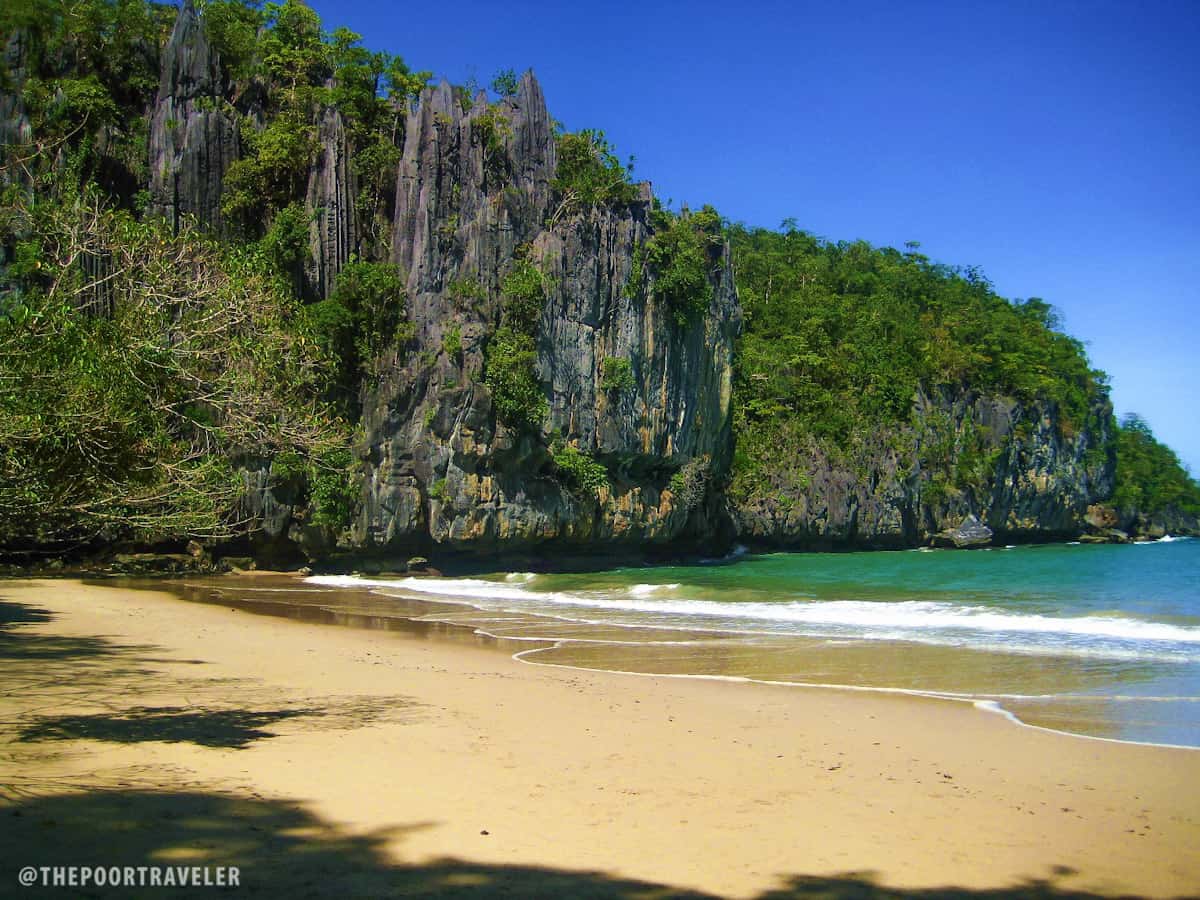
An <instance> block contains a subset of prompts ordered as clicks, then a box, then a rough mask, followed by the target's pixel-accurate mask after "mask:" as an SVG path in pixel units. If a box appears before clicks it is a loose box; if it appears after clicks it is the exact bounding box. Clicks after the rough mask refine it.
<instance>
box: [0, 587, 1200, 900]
mask: <svg viewBox="0 0 1200 900" xmlns="http://www.w3.org/2000/svg"><path fill="white" fill-rule="evenodd" d="M486 644H487V642H486V641H484V640H482V639H480V638H476V637H474V636H472V635H471V634H470V633H469V632H466V631H458V632H454V631H453V630H446V631H445V632H444V633H443V632H438V631H437V630H427V631H425V632H420V631H415V630H414V631H411V632H405V631H383V630H368V629H359V628H351V627H345V628H343V627H331V626H328V625H320V624H314V623H310V622H303V621H292V620H289V619H286V618H280V617H271V616H259V615H254V614H252V613H249V612H246V611H244V610H237V609H230V608H229V607H228V606H220V605H212V604H202V603H194V602H188V601H186V600H183V599H180V598H178V597H177V596H174V595H173V594H171V593H169V592H167V591H166V590H161V591H148V590H131V589H128V588H121V587H109V586H96V585H92V584H81V583H79V582H74V581H4V582H0V672H2V673H3V677H2V679H0V707H2V708H0V723H2V724H0V730H2V732H3V749H2V750H0V804H2V805H0V823H2V825H0V834H2V835H3V841H2V842H0V843H2V845H3V865H0V893H4V892H5V891H19V890H20V889H19V888H17V887H15V886H14V885H15V883H16V882H15V874H16V871H17V870H18V869H19V868H20V867H22V866H25V865H35V866H36V865H55V864H58V865H61V864H72V865H82V864H106V865H108V864H112V865H138V864H146V863H147V862H149V863H166V862H176V861H188V862H195V863H212V864H216V865H238V866H240V867H241V871H242V877H241V887H240V888H238V889H236V891H238V892H240V891H245V892H247V893H250V894H254V895H257V896H275V895H281V896H324V895H332V896H455V897H459V896H462V897H466V896H471V897H474V896H495V895H502V896H512V897H528V896H546V897H550V896H554V897H574V896H595V897H667V896H687V895H689V892H697V893H702V894H707V895H717V896H727V897H772V898H776V897H779V898H782V897H793V896H795V897H875V896H888V897H893V896H899V897H908V896H913V897H928V896H960V895H961V896H975V895H982V896H988V897H995V896H1014V897H1016V896H1028V895H1030V894H1037V895H1038V896H1089V895H1099V896H1117V895H1135V896H1155V897H1167V896H1185V895H1196V894H1200V850H1198V848H1200V752H1197V751H1191V750H1178V749H1170V748H1162V747H1150V746H1138V745H1130V744H1120V743H1115V742H1106V741H1098V740H1089V739H1084V738H1078V737H1072V736H1066V735H1059V734H1054V733H1049V732H1044V731H1038V730H1034V729H1030V728H1024V727H1021V726H1019V725H1015V724H1013V723H1012V722H1010V721H1008V720H1006V719H1005V718H1003V717H1002V716H999V715H996V714H992V713H988V712H985V711H981V710H978V709H975V708H974V707H972V706H970V705H969V704H963V703H954V702H948V701H935V700H929V699H922V698H914V697H903V696H888V695H881V694H873V693H863V692H850V691H836V690H819V689H803V688H795V687H772V686H768V685H759V684H739V683H730V682H720V681H700V680H693V679H680V678H668V677H649V676H629V675H618V674H610V673H604V672H591V671H582V670H573V669H564V668H551V667H547V666H538V665H531V664H527V663H522V662H519V661H515V660H513V659H512V658H511V656H510V654H511V652H512V651H511V648H509V649H504V648H499V647H495V646H491V647H489V646H486ZM211 890H212V889H207V890H198V891H197V894H198V895H203V894H208V895H211ZM939 892H940V893H939ZM24 893H25V894H28V895H33V894H39V893H40V894H43V895H49V892H48V891H46V890H40V891H35V890H31V891H27V892H24ZM135 893H136V892H135ZM20 895H22V894H18V896H20ZM96 895H98V896H105V895H104V894H103V892H101V891H97V892H96ZM128 895H129V892H128V891H123V892H122V896H128ZM146 895H147V896H162V892H161V891H158V892H155V891H152V890H147V891H146Z"/></svg>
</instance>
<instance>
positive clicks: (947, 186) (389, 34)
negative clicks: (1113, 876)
mask: <svg viewBox="0 0 1200 900" xmlns="http://www.w3.org/2000/svg"><path fill="white" fill-rule="evenodd" d="M311 5H312V6H313V8H314V9H315V10H317V12H318V13H319V14H320V15H321V17H322V20H323V22H324V23H325V25H326V27H327V28H331V29H332V28H334V27H337V26H339V25H345V26H347V27H349V28H351V29H353V30H354V31H357V32H360V33H362V34H363V36H364V44H365V45H367V46H368V47H371V48H373V49H386V50H389V51H391V52H394V53H398V54H400V55H401V56H403V57H404V59H405V61H406V62H407V63H408V64H409V65H410V66H411V67H412V68H413V69H415V70H424V69H427V70H431V71H432V72H433V73H434V77H435V79H440V78H443V77H445V78H447V79H449V80H450V81H452V82H455V83H464V82H467V81H469V80H471V79H474V80H475V81H476V82H477V83H478V84H479V85H481V86H484V87H486V86H487V85H488V84H489V83H490V82H491V80H492V78H493V76H494V75H495V73H496V72H498V71H499V70H501V69H507V68H511V69H514V70H515V71H517V72H518V73H519V72H522V71H524V70H525V69H527V68H532V69H533V70H534V71H535V73H536V74H537V77H538V80H539V82H540V83H541V84H542V87H543V90H544V91H545V93H546V97H547V103H548V105H549V107H550V112H551V114H552V115H553V116H555V117H556V118H557V119H559V120H561V121H562V122H563V123H564V125H565V126H566V127H567V128H569V129H571V130H576V129H579V128H600V129H603V130H604V131H605V132H606V133H607V135H608V137H609V139H610V141H611V142H612V143H613V144H614V145H615V147H616V150H617V153H618V155H619V156H620V157H621V158H622V159H625V158H627V157H628V156H629V155H630V154H633V155H634V156H635V157H636V167H635V172H634V176H635V178H637V179H639V180H648V181H651V182H652V183H653V184H654V187H655V191H656V193H657V194H659V195H660V196H661V197H662V198H663V199H664V200H667V199H671V200H674V202H675V203H677V204H678V203H681V202H683V203H687V204H689V205H691V206H693V207H698V206H700V205H702V204H704V203H710V204H712V205H713V206H715V207H716V209H717V210H718V211H719V212H720V213H721V214H722V215H723V216H725V217H726V218H728V219H729V220H731V221H734V222H744V223H745V224H747V225H750V226H760V227H765V228H777V227H778V226H779V224H780V223H781V222H782V221H784V220H785V219H788V218H795V219H796V222H797V225H798V227H800V228H802V229H803V230H805V231H808V232H810V233H813V234H815V235H817V236H819V237H822V238H825V239H828V240H833V241H839V240H859V239H862V240H866V241H868V242H870V243H872V244H874V245H877V246H893V247H897V248H903V247H904V244H905V243H906V242H909V241H917V242H919V243H920V245H921V251H920V252H921V253H923V254H925V255H926V256H928V257H929V258H930V259H932V260H934V261H937V262H941V263H945V264H947V265H962V266H966V265H974V266H978V267H979V268H980V269H982V271H983V272H984V273H985V274H986V275H987V277H988V278H989V279H990V280H991V281H992V283H993V285H994V286H995V289H996V291H997V292H998V293H999V294H1001V295H1002V296H1005V297H1008V298H1010V299H1023V298H1028V297H1034V296H1036V297H1041V298H1043V299H1045V300H1046V301H1047V302H1049V303H1051V304H1052V305H1053V306H1054V307H1055V309H1056V310H1058V312H1059V314H1060V316H1061V319H1062V328H1063V330H1064V331H1066V332H1067V333H1069V334H1071V335H1073V336H1074V337H1076V338H1078V339H1079V340H1081V341H1083V342H1084V344H1085V346H1086V347H1087V350H1088V355H1089V358H1090V359H1091V362H1092V365H1093V366H1095V367H1096V368H1099V369H1102V370H1104V371H1105V372H1107V373H1108V374H1109V375H1110V378H1111V382H1112V398H1113V403H1114V407H1115V410H1116V413H1117V415H1118V417H1121V416H1123V415H1125V414H1127V413H1131V412H1133V413H1137V414H1138V415H1140V416H1142V417H1143V418H1144V419H1145V420H1146V421H1147V422H1148V423H1149V424H1150V426H1151V427H1152V428H1153V430H1154V433H1155V435H1156V436H1157V437H1158V438H1159V440H1161V441H1163V442H1164V443H1166V444H1168V445H1169V446H1170V447H1171V448H1172V449H1173V450H1175V452H1176V453H1177V454H1178V455H1179V457H1180V459H1181V460H1182V461H1183V462H1184V464H1185V465H1187V466H1188V468H1189V470H1190V471H1191V473H1192V475H1193V477H1195V476H1196V475H1197V473H1200V416H1197V415H1195V410H1197V409H1200V362H1198V360H1197V356H1198V354H1197V353H1196V352H1195V348H1196V347H1197V346H1200V322H1198V321H1197V317H1196V315H1195V311H1196V310H1200V287H1198V285H1200V253H1197V252H1196V248H1197V247H1200V217H1198V216H1197V215H1196V212H1197V210H1200V172H1198V171H1197V169H1198V168H1200V167H1197V166H1196V165H1195V159H1194V156H1195V148H1196V147H1197V146H1200V96H1198V95H1197V94H1196V93H1195V92H1194V91H1193V90H1191V87H1190V86H1194V85H1195V84H1197V83H1200V59H1198V58H1197V56H1196V54H1195V53H1194V48H1195V47H1196V46H1200V4H1191V3H1187V2H1158V3H1154V4H1147V5H1144V6H1139V7H1136V8H1135V7H1133V6H1131V5H1122V4H1119V3H1111V2H1101V3H1086V4H1085V3H1081V2H1062V3H1058V4H1054V6H1053V7H1051V8H1044V7H1043V6H1041V5H1038V4H1035V3H1032V2H1016V3H1011V4H1004V5H1003V6H983V5H979V6H976V7H972V8H970V10H969V11H968V12H966V13H964V12H963V7H962V6H961V5H957V4H948V3H931V4H926V5H923V6H906V7H902V8H895V7H892V6H890V5H888V4H885V3H882V2H867V3H864V4H863V5H861V6H860V7H857V8H856V10H855V15H854V17H853V19H852V20H851V19H850V17H848V16H846V15H845V14H844V13H843V12H841V11H840V10H838V9H836V8H830V7H827V6H821V5H817V4H804V3H801V4H796V5H791V4H788V5H783V4H774V3H757V4H754V5H752V7H751V8H749V9H748V10H743V11H741V12H739V14H738V15H736V16H734V15H732V14H731V13H730V11H729V9H728V7H726V6H724V5H719V4H715V3H708V2H699V3H689V4H680V3H664V4H654V5H645V6H639V7H636V8H632V7H631V8H629V9H625V8H622V7H621V6H620V5H617V6H613V7H606V8H604V9H591V8H583V7H574V8H563V9H559V8H553V9H550V10H547V9H545V8H541V7H539V6H538V5H537V4H533V3H527V2H516V3H513V4H510V5H508V6H506V7H505V11H506V14H505V15H503V16H496V15H495V9H496V8H495V7H494V6H493V5H486V6H485V5H484V4H477V3H471V2H468V3H466V4H465V5H460V6H459V7H456V16H455V24H454V28H453V29H452V31H450V32H448V31H447V25H446V18H445V11H444V10H443V9H441V8H428V7H414V8H411V9H408V10H406V11H405V14H404V16H403V17H399V16H393V15H387V14H384V13H382V12H381V11H380V8H379V7H378V5H376V4H373V3H367V2H363V0H345V2H341V3H337V4H334V3H330V2H327V0H316V2H313V3H312V4H311Z"/></svg>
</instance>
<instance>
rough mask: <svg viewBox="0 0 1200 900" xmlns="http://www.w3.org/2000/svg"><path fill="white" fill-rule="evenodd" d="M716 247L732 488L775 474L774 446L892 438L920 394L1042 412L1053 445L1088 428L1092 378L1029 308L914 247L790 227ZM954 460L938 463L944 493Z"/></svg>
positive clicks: (1095, 381) (1049, 319)
mask: <svg viewBox="0 0 1200 900" xmlns="http://www.w3.org/2000/svg"><path fill="white" fill-rule="evenodd" d="M729 236H730V241H731V246H732V251H733V258H734V268H735V272H736V273H737V285H738V295H739V298H740V299H741V302H742V305H743V310H744V315H745V326H744V333H743V336H742V338H741V340H740V344H739V347H738V354H737V363H736V366H737V367H736V373H735V374H736V381H735V403H734V411H735V427H736V429H737V433H738V448H739V449H738V458H737V465H736V468H737V470H738V471H737V472H736V473H735V486H736V485H737V484H743V485H745V486H748V485H751V484H753V483H754V482H755V481H756V479H755V478H754V477H743V478H741V479H740V480H739V478H738V475H743V476H752V475H753V473H754V472H755V471H756V470H757V469H758V468H759V467H760V466H763V467H765V468H768V469H770V468H772V467H774V466H776V465H777V463H776V462H775V460H776V458H777V457H776V454H777V451H776V448H777V447H778V446H779V445H780V444H781V442H783V443H789V444H791V445H793V446H794V445H795V444H797V443H802V442H805V441H808V440H815V441H817V442H820V443H821V444H822V445H824V446H827V447H832V448H846V447H848V446H849V445H852V444H854V443H855V442H856V441H860V440H862V439H864V438H866V437H870V436H876V437H878V436H879V435H880V434H881V430H882V431H887V430H889V429H890V432H891V433H895V432H896V431H897V429H899V428H900V427H901V426H903V425H904V423H906V422H908V421H909V420H910V418H911V415H912V411H913V401H914V398H915V396H916V394H917V391H918V388H921V387H924V388H925V389H926V390H927V391H933V390H936V389H937V388H940V387H947V388H951V389H962V388H966V387H968V386H969V387H970V388H971V389H973V390H977V391H991V392H995V393H999V394H1005V395H1009V396H1012V397H1015V398H1017V399H1018V400H1021V401H1025V402H1034V401H1036V402H1039V403H1045V404H1049V405H1051V406H1052V407H1053V408H1054V409H1055V410H1056V411H1057V416H1056V420H1057V423H1058V425H1059V427H1060V428H1062V430H1063V431H1064V432H1066V433H1067V434H1070V433H1073V432H1074V431H1076V430H1078V429H1080V428H1081V427H1083V426H1084V425H1085V424H1087V423H1089V421H1090V420H1091V418H1092V417H1093V416H1095V415H1097V414H1098V412H1097V406H1096V401H1097V400H1098V399H1099V398H1100V397H1102V396H1103V395H1104V393H1105V390H1106V378H1105V375H1104V374H1103V373H1102V372H1099V371H1097V370H1095V369H1093V368H1092V367H1091V365H1090V364H1089V362H1088V359H1087V356H1086V354H1085V353H1084V350H1083V347H1082V345H1081V344H1080V343H1079V341H1077V340H1075V339H1074V338H1072V337H1069V336H1068V335H1065V334H1063V333H1061V332H1060V331H1058V330H1057V326H1058V321H1057V319H1056V318H1055V316H1054V313H1053V310H1052V309H1051V307H1050V306H1049V304H1047V303H1046V302H1045V301H1043V300H1040V299H1036V298H1035V299H1030V300H1026V301H1017V302H1010V301H1008V300H1006V299H1004V298H1003V297H1000V296H998V295H997V294H996V293H995V291H994V290H993V289H992V286H991V285H990V284H989V283H988V281H987V279H986V278H985V277H984V276H983V274H982V273H981V272H980V271H979V270H978V269H976V268H970V267H968V268H952V267H949V266H944V265H940V264H937V263H933V262H931V261H930V260H928V259H927V258H926V257H924V256H922V255H920V254H919V253H917V252H916V248H915V247H911V248H910V249H909V251H908V252H905V253H901V252H899V251H897V250H894V249H892V248H876V247H872V246H871V245H869V244H867V243H865V242H863V241H855V242H839V243H832V242H828V241H822V240H820V239H818V238H816V237H814V236H812V235H811V234H807V233H806V232H803V231H801V230H799V229H797V228H796V227H795V225H794V224H793V223H791V222H788V223H785V225H784V227H783V228H782V229H781V230H779V231H770V230H767V229H762V228H746V227H744V226H735V227H733V228H731V229H730V230H729ZM959 444H961V446H959ZM964 447H966V444H965V443H963V442H961V441H960V442H958V444H955V448H954V449H953V451H952V452H950V453H949V455H948V457H947V462H946V465H947V467H948V468H947V472H946V477H947V478H948V479H950V480H951V481H953V480H955V479H957V478H958V476H957V475H956V474H955V472H957V470H958V468H959V467H958V456H959V455H960V454H961V453H963V452H966V450H964V449H963V448H964ZM968 468H969V467H968ZM976 468H977V467H976ZM963 471H964V472H965V469H964V470H963ZM963 477H966V476H965V475H964V476H963ZM759 480H760V479H759Z"/></svg>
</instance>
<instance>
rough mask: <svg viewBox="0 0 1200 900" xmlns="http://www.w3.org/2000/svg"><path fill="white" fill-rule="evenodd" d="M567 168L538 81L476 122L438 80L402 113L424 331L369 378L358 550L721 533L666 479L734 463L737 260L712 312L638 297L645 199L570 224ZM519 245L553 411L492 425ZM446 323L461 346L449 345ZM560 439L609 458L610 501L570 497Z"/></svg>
mask: <svg viewBox="0 0 1200 900" xmlns="http://www.w3.org/2000/svg"><path fill="white" fill-rule="evenodd" d="M489 136H491V137H492V139H491V140H489ZM495 136H500V138H501V140H500V141H499V142H497V141H496V140H495ZM555 164H556V159H555V141H554V136H553V133H552V129H551V122H550V118H549V115H548V114H547V111H546V106H545V101H544V99H543V97H542V92H541V89H540V87H539V86H538V84H537V82H536V81H535V80H534V78H533V76H532V75H531V74H526V76H525V77H524V78H523V79H522V81H521V83H520V88H519V90H518V92H517V94H516V95H515V96H514V97H512V98H511V99H507V100H503V101H501V102H500V103H498V104H496V105H493V106H491V107H489V105H488V104H487V102H486V98H484V97H483V96H482V95H481V96H480V97H479V98H477V99H476V101H475V104H474V105H473V107H472V108H471V110H470V111H469V112H467V113H464V112H463V111H462V109H461V107H460V105H459V104H458V102H456V100H455V98H454V97H453V95H452V92H451V90H450V87H449V85H446V84H442V85H440V86H439V87H437V88H433V89H428V90H426V91H425V93H424V94H423V95H422V97H421V100H420V103H419V106H418V108H417V109H416V111H415V112H413V113H412V114H411V115H410V116H409V118H408V122H407V133H406V137H405V144H404V156H403V159H402V162H401V165H400V172H399V181H398V185H397V198H396V217H395V222H396V224H395V231H394V235H393V241H392V247H393V259H394V261H395V262H396V263H398V264H399V265H400V267H401V269H402V270H403V271H405V272H406V273H407V277H408V282H407V284H408V309H409V317H410V319H411V322H412V324H413V326H414V329H415V338H414V339H413V342H412V344H411V345H410V346H409V347H408V348H406V352H405V354H404V356H403V360H401V359H400V357H399V354H397V356H396V357H395V358H394V365H393V367H391V368H390V371H387V372H386V373H385V374H384V375H383V376H382V377H381V378H380V379H379V381H378V383H376V384H368V385H366V386H365V387H364V392H363V401H364V402H363V407H364V427H365V432H366V446H367V451H366V479H365V483H364V486H363V495H362V500H363V503H362V514H361V516H360V518H359V520H358V521H357V522H356V524H355V527H354V530H353V543H354V544H355V545H357V546H361V547H366V548H372V549H374V550H379V551H387V550H389V549H391V548H395V549H397V550H399V549H402V548H410V547H429V546H432V547H441V548H443V549H450V550H457V551H464V550H465V551H471V552H491V551H495V550H497V549H504V550H522V549H527V548H532V547H534V546H536V545H542V544H557V545H567V546H569V545H582V544H583V543H584V542H588V543H591V542H596V541H599V542H604V543H606V544H611V545H624V546H625V547H626V548H631V547H635V546H640V545H643V544H645V543H647V542H649V543H668V542H671V541H674V540H679V539H685V538H687V537H688V536H692V537H699V536H703V535H706V534H711V533H712V532H713V530H714V529H715V527H716V524H715V521H714V518H715V517H716V516H717V515H718V514H719V504H718V503H717V502H716V501H715V498H713V497H711V496H709V497H705V498H703V500H702V501H701V502H700V503H698V504H697V503H695V502H694V501H692V502H691V503H684V502H682V500H681V498H680V497H679V496H677V495H676V494H675V493H673V492H672V491H671V490H670V489H669V486H668V485H669V481H670V477H671V475H672V473H673V472H674V471H675V470H677V469H678V468H680V467H681V466H683V465H685V464H687V463H689V462H691V461H693V460H696V461H698V463H697V464H699V465H703V466H705V467H707V468H708V469H709V470H711V472H712V473H714V474H716V475H717V476H719V474H720V473H722V472H723V471H724V469H725V468H726V466H727V465H728V460H729V453H730V427H729V410H730V406H729V404H730V384H731V377H732V362H733V341H734V337H735V335H736V333H737V329H738V325H739V311H738V306H737V301H736V295H735V292H734V288H733V282H732V275H731V272H730V267H729V261H728V255H727V253H726V255H725V259H724V265H723V266H722V267H721V269H720V273H721V274H720V275H719V276H715V277H714V283H713V288H714V290H713V297H712V302H711V304H710V307H709V309H708V310H707V312H706V314H705V315H704V316H703V317H702V318H701V319H699V320H698V321H696V322H694V323H692V324H690V325H688V326H687V327H679V326H678V325H676V323H675V322H674V321H673V319H672V316H671V313H670V312H669V311H668V310H666V309H663V308H661V307H660V305H658V304H656V303H655V302H654V301H652V300H650V299H648V298H647V297H646V296H645V295H644V293H642V294H639V295H637V296H632V297H631V296H627V295H626V291H625V286H626V284H627V283H628V281H629V276H630V273H631V270H632V265H633V257H634V249H635V247H637V245H638V244H639V243H641V242H643V241H644V240H645V239H646V238H647V237H648V236H649V230H648V227H647V223H646V212H647V208H648V204H649V193H648V191H647V192H646V193H645V199H644V202H641V203H635V204H632V205H631V206H628V207H619V208H616V209H595V210H591V211H583V212H579V213H577V214H574V215H568V216H563V217H561V218H560V219H559V221H558V222H557V223H556V224H554V225H553V227H549V226H548V225H547V221H548V220H549V219H550V218H551V217H552V215H553V214H554V212H555V210H554V208H553V207H552V201H553V199H554V198H553V197H552V190H551V185H550V182H551V179H552V178H553V175H554V171H555ZM522 246H524V248H526V249H524V253H525V255H526V256H527V257H528V258H530V259H533V260H536V261H537V264H538V266H539V267H540V269H541V271H542V273H543V276H544V283H545V284H546V286H547V288H546V300H545V303H544V305H543V308H542V310H541V315H540V321H539V323H538V327H537V335H538V337H537V344H536V347H537V353H536V363H535V368H536V378H537V381H538V382H539V383H540V384H541V385H542V386H543V388H544V390H545V393H546V397H547V400H548V407H549V415H548V416H547V418H546V421H545V423H544V425H543V426H542V428H541V430H540V433H536V434H534V433H527V432H525V431H523V430H520V429H515V428H513V427H511V426H509V425H507V424H505V423H504V422H503V420H502V419H500V418H498V417H497V415H496V413H495V410H494V409H493V405H492V402H491V396H490V393H489V390H488V388H487V387H486V386H485V385H484V384H483V377H484V368H485V355H486V350H487V342H488V340H489V339H490V337H491V336H492V335H494V333H495V330H496V327H497V325H498V323H499V319H500V295H501V293H502V291H501V282H502V280H503V278H504V276H505V274H507V272H509V271H510V270H511V267H512V265H513V258H514V255H516V254H517V253H518V248H521V247H522ZM466 285H469V286H470V287H469V288H468V287H465V286H466ZM451 329H457V330H458V334H459V335H460V343H461V351H457V350H456V349H455V348H454V342H453V340H448V337H449V332H450V330H451ZM448 348H449V349H448ZM610 358H617V359H624V360H627V361H628V362H629V364H630V369H631V372H632V375H633V383H632V385H630V386H627V387H625V388H622V389H619V390H614V389H606V388H605V387H604V386H603V385H602V379H603V366H604V361H605V360H606V359H610ZM554 438H559V439H561V440H562V441H563V442H565V444H567V445H570V446H573V447H575V448H576V449H578V450H580V451H582V452H585V453H588V454H591V455H593V456H594V458H595V459H597V460H599V461H601V462H603V463H604V464H605V465H606V466H607V468H608V472H609V483H608V485H606V486H604V487H602V488H601V489H600V490H599V492H598V496H595V497H593V496H590V495H587V494H584V493H582V492H580V491H577V490H572V488H571V486H570V485H569V484H568V483H566V482H565V481H564V479H563V478H561V477H560V474H559V473H556V471H555V468H554V466H553V464H552V461H551V457H550V453H549V451H548V445H549V444H550V443H551V442H552V440H553V439H554Z"/></svg>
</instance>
